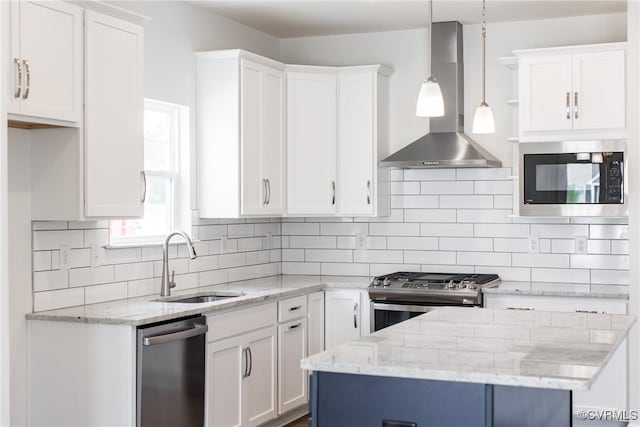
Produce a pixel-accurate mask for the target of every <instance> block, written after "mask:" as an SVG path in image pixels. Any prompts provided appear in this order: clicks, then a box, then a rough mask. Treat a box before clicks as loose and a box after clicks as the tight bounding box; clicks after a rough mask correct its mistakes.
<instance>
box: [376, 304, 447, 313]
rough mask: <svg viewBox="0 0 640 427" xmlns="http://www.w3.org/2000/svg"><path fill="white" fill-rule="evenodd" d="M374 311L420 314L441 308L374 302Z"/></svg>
mask: <svg viewBox="0 0 640 427" xmlns="http://www.w3.org/2000/svg"><path fill="white" fill-rule="evenodd" d="M371 307H372V308H373V309H374V310H386V311H412V312H418V313H428V312H430V311H433V310H435V309H436V308H438V307H439V306H437V305H430V306H429V305H405V304H387V303H383V302H374V303H372V304H371Z"/></svg>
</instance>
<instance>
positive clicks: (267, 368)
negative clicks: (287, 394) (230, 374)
mask: <svg viewBox="0 0 640 427" xmlns="http://www.w3.org/2000/svg"><path fill="white" fill-rule="evenodd" d="M245 340H246V343H247V348H248V355H249V369H248V376H247V377H246V378H245V379H244V384H243V387H244V409H243V412H244V413H243V420H244V421H243V425H247V426H254V425H258V424H262V423H264V422H266V421H268V420H270V419H272V418H275V417H276V416H277V406H276V357H277V356H276V351H277V347H276V328H275V326H273V327H269V328H265V329H262V330H259V331H256V332H252V333H250V334H247V335H246V336H245Z"/></svg>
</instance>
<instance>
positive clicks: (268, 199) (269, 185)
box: [267, 178, 271, 204]
mask: <svg viewBox="0 0 640 427" xmlns="http://www.w3.org/2000/svg"><path fill="white" fill-rule="evenodd" d="M267 195H268V196H267V204H269V203H271V181H270V180H269V178H267Z"/></svg>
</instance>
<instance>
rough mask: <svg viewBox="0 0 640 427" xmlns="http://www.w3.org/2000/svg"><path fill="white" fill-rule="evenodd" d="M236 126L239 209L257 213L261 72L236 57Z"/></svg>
mask: <svg viewBox="0 0 640 427" xmlns="http://www.w3.org/2000/svg"><path fill="white" fill-rule="evenodd" d="M240 64H241V68H240V76H241V77H240V78H241V85H240V92H241V97H242V101H241V103H240V106H241V107H240V115H241V117H240V126H241V127H242V132H241V133H240V134H241V138H242V142H241V147H242V186H241V191H242V213H243V214H245V215H252V214H259V213H260V211H261V209H262V204H263V200H264V194H263V187H262V185H261V184H262V183H261V176H262V173H261V170H260V166H261V160H260V157H261V150H260V138H261V118H260V108H261V79H262V78H261V74H262V67H261V66H260V65H259V64H256V63H254V62H251V61H247V60H245V59H243V60H241V61H240Z"/></svg>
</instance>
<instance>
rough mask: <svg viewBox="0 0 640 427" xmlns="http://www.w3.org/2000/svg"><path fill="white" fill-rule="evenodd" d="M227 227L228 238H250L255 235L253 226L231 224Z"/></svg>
mask: <svg viewBox="0 0 640 427" xmlns="http://www.w3.org/2000/svg"><path fill="white" fill-rule="evenodd" d="M227 227H228V228H227V231H228V233H229V234H228V235H229V238H238V237H251V236H253V235H254V233H255V230H254V225H253V224H231V225H228V226H227Z"/></svg>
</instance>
